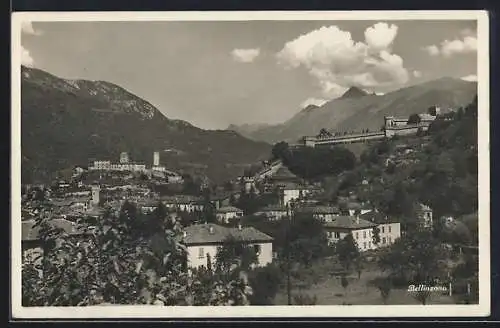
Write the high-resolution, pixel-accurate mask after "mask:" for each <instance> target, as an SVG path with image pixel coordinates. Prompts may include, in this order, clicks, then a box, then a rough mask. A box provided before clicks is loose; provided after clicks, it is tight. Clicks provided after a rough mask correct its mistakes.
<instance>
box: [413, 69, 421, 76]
mask: <svg viewBox="0 0 500 328" xmlns="http://www.w3.org/2000/svg"><path fill="white" fill-rule="evenodd" d="M421 76H422V72H420V71H417V70H414V71H413V77H416V78H419V77H421Z"/></svg>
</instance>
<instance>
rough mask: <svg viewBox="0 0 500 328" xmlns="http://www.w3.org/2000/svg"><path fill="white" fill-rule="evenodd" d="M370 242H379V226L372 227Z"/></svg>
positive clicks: (375, 243) (376, 243) (374, 243)
mask: <svg viewBox="0 0 500 328" xmlns="http://www.w3.org/2000/svg"><path fill="white" fill-rule="evenodd" d="M372 243H373V245H375V246H377V245H378V244H379V243H380V228H379V227H378V226H375V227H373V229H372Z"/></svg>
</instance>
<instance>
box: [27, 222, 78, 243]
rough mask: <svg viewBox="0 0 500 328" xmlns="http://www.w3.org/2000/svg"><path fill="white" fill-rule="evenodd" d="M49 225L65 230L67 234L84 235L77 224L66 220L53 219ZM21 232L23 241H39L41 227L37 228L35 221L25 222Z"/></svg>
mask: <svg viewBox="0 0 500 328" xmlns="http://www.w3.org/2000/svg"><path fill="white" fill-rule="evenodd" d="M49 224H50V225H51V226H53V227H54V228H59V229H63V230H64V232H65V233H67V234H70V235H78V234H81V233H83V232H82V231H81V230H79V229H78V227H77V225H76V224H75V223H73V222H71V221H68V220H65V219H52V220H51V221H49ZM21 230H22V232H21V240H22V241H29V240H38V239H39V232H40V226H35V220H27V221H23V222H22V227H21Z"/></svg>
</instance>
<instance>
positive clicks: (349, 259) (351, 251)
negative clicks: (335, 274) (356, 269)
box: [335, 233, 360, 270]
mask: <svg viewBox="0 0 500 328" xmlns="http://www.w3.org/2000/svg"><path fill="white" fill-rule="evenodd" d="M335 252H336V253H337V256H338V258H339V261H340V263H342V265H343V266H344V268H345V269H346V270H349V269H350V268H351V265H352V264H353V263H354V261H355V260H356V259H357V258H358V257H359V255H360V254H359V249H358V246H357V245H356V241H355V240H354V237H353V236H352V233H349V234H347V236H346V237H344V239H341V240H340V241H338V242H337V244H336V246H335Z"/></svg>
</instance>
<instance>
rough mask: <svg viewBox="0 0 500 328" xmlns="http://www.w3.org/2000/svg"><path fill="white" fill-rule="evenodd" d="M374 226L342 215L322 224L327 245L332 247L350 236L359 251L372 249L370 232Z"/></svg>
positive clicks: (354, 217)
mask: <svg viewBox="0 0 500 328" xmlns="http://www.w3.org/2000/svg"><path fill="white" fill-rule="evenodd" d="M376 226H377V224H376V223H374V222H370V221H366V220H363V219H360V218H359V216H344V215H342V216H337V217H336V218H335V220H333V221H331V222H325V223H324V227H325V230H326V234H327V237H328V242H329V244H331V245H333V244H335V243H337V242H338V241H339V240H341V239H344V238H345V237H346V236H347V235H348V234H352V236H353V238H354V241H355V242H356V244H357V245H358V248H359V250H360V251H365V250H369V249H372V248H373V246H374V245H373V243H372V230H373V228H374V227H376Z"/></svg>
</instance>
